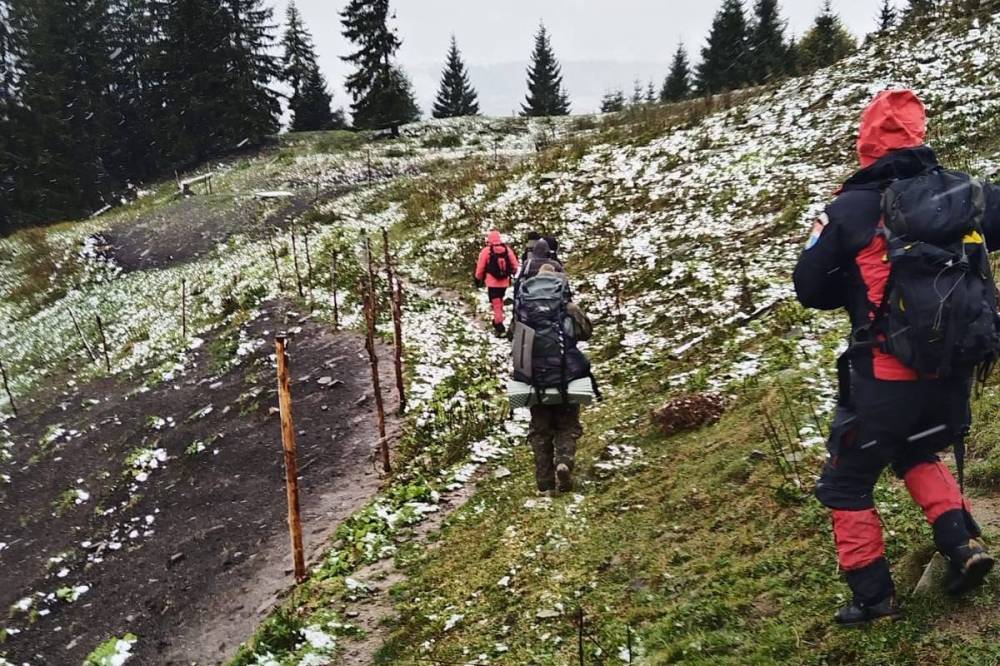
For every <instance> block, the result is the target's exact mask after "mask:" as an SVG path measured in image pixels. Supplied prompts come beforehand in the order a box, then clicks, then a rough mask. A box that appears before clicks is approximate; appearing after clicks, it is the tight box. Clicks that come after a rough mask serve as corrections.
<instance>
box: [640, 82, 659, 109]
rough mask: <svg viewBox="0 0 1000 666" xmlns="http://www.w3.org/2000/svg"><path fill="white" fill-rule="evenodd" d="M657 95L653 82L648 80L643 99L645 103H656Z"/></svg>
mask: <svg viewBox="0 0 1000 666" xmlns="http://www.w3.org/2000/svg"><path fill="white" fill-rule="evenodd" d="M658 97H659V96H658V95H657V94H656V86H654V85H653V82H652V81H650V82H649V83H647V84H646V98H645V99H644V100H643V101H644V102H645V103H646V104H656V100H657V99H658Z"/></svg>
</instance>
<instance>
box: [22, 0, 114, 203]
mask: <svg viewBox="0 0 1000 666" xmlns="http://www.w3.org/2000/svg"><path fill="white" fill-rule="evenodd" d="M11 9H12V10H13V11H12V16H11V21H10V24H11V25H12V26H13V34H14V35H15V40H16V44H15V49H16V50H17V52H18V68H19V71H20V91H19V94H20V98H21V100H22V103H23V106H24V108H25V109H26V110H28V109H30V112H26V113H23V114H20V120H19V122H18V127H17V133H18V135H19V137H20V138H21V139H23V142H22V143H21V144H20V145H19V146H18V148H17V152H18V154H19V164H18V177H17V182H16V187H17V189H18V190H19V192H20V193H21V194H20V196H21V205H22V206H23V209H22V210H23V211H24V214H25V217H26V219H27V221H41V220H48V219H53V218H56V217H67V216H75V215H78V214H80V213H81V212H84V211H86V210H88V209H91V208H94V207H98V206H100V205H101V204H102V201H103V199H104V197H105V196H106V195H108V194H109V193H111V192H112V191H113V190H114V189H115V188H116V187H117V186H118V182H117V181H116V179H115V176H114V174H113V173H111V172H109V169H108V164H109V162H110V159H109V158H110V156H111V153H112V141H113V133H114V131H115V130H114V128H113V125H112V122H111V114H110V110H109V99H108V95H107V93H108V90H109V88H110V81H109V71H110V60H111V55H112V52H111V49H110V45H109V32H110V29H109V12H108V5H107V2H106V1H105V0H89V1H84V0H64V1H61V2H31V3H28V2H24V3H16V4H12V6H11Z"/></svg>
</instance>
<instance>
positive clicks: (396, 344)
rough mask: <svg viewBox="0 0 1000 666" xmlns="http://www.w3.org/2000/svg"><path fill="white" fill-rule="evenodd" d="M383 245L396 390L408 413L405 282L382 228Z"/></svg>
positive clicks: (401, 405)
mask: <svg viewBox="0 0 1000 666" xmlns="http://www.w3.org/2000/svg"><path fill="white" fill-rule="evenodd" d="M382 247H383V250H384V251H385V273H386V277H387V278H388V280H389V291H390V292H391V295H390V301H391V303H392V331H393V335H392V341H393V348H394V350H395V357H394V359H393V360H394V361H395V366H396V392H397V393H398V394H399V413H400V414H405V413H406V383H405V381H404V380H403V284H402V282H401V281H400V279H399V276H398V275H396V272H395V270H394V269H393V267H392V255H391V254H390V252H389V232H388V231H386V230H385V229H384V228H383V229H382Z"/></svg>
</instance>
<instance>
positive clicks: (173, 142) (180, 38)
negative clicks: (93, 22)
mask: <svg viewBox="0 0 1000 666" xmlns="http://www.w3.org/2000/svg"><path fill="white" fill-rule="evenodd" d="M157 16H158V18H159V21H160V27H159V32H160V37H159V41H158V43H157V46H156V49H155V51H156V52H155V55H154V56H153V57H152V58H151V59H150V72H151V75H150V79H151V86H152V87H151V90H150V98H151V100H152V105H151V106H152V108H153V109H154V112H155V113H156V137H157V144H158V145H159V147H160V150H161V152H162V153H163V154H164V155H165V161H166V164H168V165H169V166H171V167H174V168H178V167H185V166H190V165H192V164H194V163H197V162H201V161H203V160H205V159H207V158H208V157H211V156H213V155H217V154H219V153H220V152H222V151H224V150H227V149H231V148H233V147H235V143H234V141H233V138H232V137H233V128H231V127H230V126H229V125H228V119H229V117H230V114H231V113H232V104H233V101H232V99H231V98H232V96H233V92H234V91H233V90H232V88H233V82H234V73H233V72H232V70H231V68H230V60H231V57H230V56H231V54H232V51H233V42H232V36H233V33H234V29H233V25H232V22H233V15H232V14H231V13H230V12H229V11H227V10H226V9H225V8H223V7H220V5H219V3H218V1H217V0H214V1H213V0H165V2H164V3H163V4H162V5H160V7H158V8H157ZM240 140H241V139H238V140H236V142H239V141H240Z"/></svg>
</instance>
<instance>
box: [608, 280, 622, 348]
mask: <svg viewBox="0 0 1000 666" xmlns="http://www.w3.org/2000/svg"><path fill="white" fill-rule="evenodd" d="M611 285H612V287H613V288H614V290H615V328H617V329H618V342H621V341H622V340H624V339H625V317H623V316H622V291H621V285H620V284H619V282H618V276H617V275H616V276H614V277H612V278H611Z"/></svg>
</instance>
